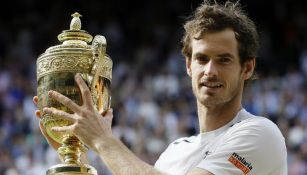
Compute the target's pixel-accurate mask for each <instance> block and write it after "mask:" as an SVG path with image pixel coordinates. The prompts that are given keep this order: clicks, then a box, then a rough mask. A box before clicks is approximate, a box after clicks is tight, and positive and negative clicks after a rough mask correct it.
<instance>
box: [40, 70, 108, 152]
mask: <svg viewBox="0 0 307 175" xmlns="http://www.w3.org/2000/svg"><path fill="white" fill-rule="evenodd" d="M75 80H76V82H77V84H78V86H79V88H80V91H81V97H82V101H83V104H82V105H81V106H79V105H77V104H76V103H75V102H73V101H72V100H71V99H69V98H67V97H66V96H64V95H62V94H60V93H58V92H56V91H49V92H48V95H49V96H50V97H51V98H53V99H55V100H57V101H58V102H60V103H62V104H63V105H65V106H66V107H68V108H69V109H70V110H72V111H73V112H74V113H73V114H69V113H67V112H64V111H61V110H58V109H55V108H44V109H43V110H44V112H45V113H48V114H51V115H56V116H59V117H62V118H64V119H67V120H69V121H71V122H72V124H71V125H69V126H63V127H53V128H52V130H53V131H56V132H71V133H73V134H74V135H75V136H77V137H78V138H79V139H80V141H81V142H82V143H84V144H85V145H87V146H89V147H90V148H91V149H93V150H94V151H96V152H98V148H99V146H100V145H101V144H102V143H105V142H104V141H105V140H107V138H111V137H113V134H112V129H111V124H112V119H113V110H112V109H109V110H108V111H107V113H106V114H105V115H102V114H101V113H102V111H101V112H98V111H97V109H96V108H95V106H94V104H93V100H92V97H91V92H90V90H89V88H88V86H87V85H86V84H85V82H84V81H83V79H82V78H81V76H80V75H79V74H77V75H76V77H75Z"/></svg>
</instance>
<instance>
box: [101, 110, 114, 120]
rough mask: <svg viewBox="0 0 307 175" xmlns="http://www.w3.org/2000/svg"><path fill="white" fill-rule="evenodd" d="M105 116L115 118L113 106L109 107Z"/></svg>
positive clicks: (110, 118)
mask: <svg viewBox="0 0 307 175" xmlns="http://www.w3.org/2000/svg"><path fill="white" fill-rule="evenodd" d="M103 116H104V117H105V118H106V119H109V120H112V119H113V108H110V109H108V110H107V111H106V113H105V114H104V115H103Z"/></svg>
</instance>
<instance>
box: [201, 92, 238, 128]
mask: <svg viewBox="0 0 307 175" xmlns="http://www.w3.org/2000/svg"><path fill="white" fill-rule="evenodd" d="M197 106H198V119H199V126H200V133H204V132H209V131H213V130H216V129H218V128H220V127H222V126H224V125H225V124H227V123H228V122H230V121H231V120H232V119H234V118H235V117H236V115H237V113H238V112H239V111H240V110H241V109H242V105H241V96H238V97H235V98H234V99H233V100H231V101H230V102H228V103H225V104H221V105H216V106H212V107H207V106H204V105H203V104H201V103H199V101H197Z"/></svg>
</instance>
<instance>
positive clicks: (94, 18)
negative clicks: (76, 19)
mask: <svg viewBox="0 0 307 175" xmlns="http://www.w3.org/2000/svg"><path fill="white" fill-rule="evenodd" d="M218 2H223V1H218ZM240 2H241V4H242V5H243V7H244V9H245V10H246V11H247V12H248V14H249V16H250V17H251V18H252V19H253V20H254V21H255V22H256V25H257V26H258V29H259V32H260V35H261V46H262V47H261V50H260V53H259V57H258V58H257V59H258V63H257V73H258V79H257V80H255V81H253V82H252V83H251V84H249V85H248V86H247V87H246V88H245V92H244V97H243V98H244V100H243V106H244V107H245V108H246V109H247V110H248V111H250V112H251V113H253V114H256V115H261V116H265V117H267V118H269V119H271V120H272V121H273V122H275V123H276V124H277V125H278V127H279V128H280V129H281V131H282V133H283V135H284V137H285V139H286V143H287V148H288V166H289V167H288V168H289V175H306V174H307V35H306V31H307V20H306V17H307V11H306V10H304V7H306V6H307V3H306V2H304V1H303V0H301V1H299V0H298V1H289V0H272V1H270V2H266V1H264V0H249V1H247V0H246V1H244V0H241V1H240ZM10 3H13V4H14V8H15V10H14V11H15V13H8V12H6V11H5V10H1V11H0V23H1V25H0V175H42V174H45V171H46V170H47V169H48V168H49V167H51V166H52V165H55V164H57V163H59V160H58V156H57V154H56V152H55V150H53V149H52V148H51V147H50V146H49V145H48V143H47V142H46V140H45V139H44V138H43V136H42V134H41V132H40V130H39V127H38V122H39V120H38V119H37V118H36V117H35V115H34V113H35V110H36V106H35V105H34V104H33V103H32V98H33V96H34V95H35V94H36V88H37V82H36V59H37V57H38V56H39V54H41V53H43V52H44V51H45V50H46V49H47V48H48V47H50V46H52V45H56V44H60V43H59V41H57V39H56V38H57V35H58V34H59V33H60V32H61V31H62V30H66V29H68V27H69V23H70V20H71V17H70V14H72V13H73V12H75V11H78V12H79V13H81V14H82V15H83V17H82V18H81V21H82V24H83V26H82V28H83V29H84V30H87V31H88V32H89V33H91V34H93V35H96V34H102V35H104V36H105V37H106V38H107V42H108V46H107V52H108V54H109V55H110V56H111V58H112V59H113V62H114V67H113V81H112V107H113V109H114V121H113V133H114V134H115V135H116V136H117V137H118V138H120V139H121V140H122V141H123V142H124V143H125V144H126V145H127V146H128V147H129V148H130V149H131V150H132V151H133V152H134V153H135V154H136V155H137V156H139V157H140V158H141V159H142V160H144V161H146V162H148V163H150V164H154V162H155V161H156V160H157V158H158V156H159V154H160V153H161V152H162V151H163V150H164V149H165V148H166V147H167V145H168V144H169V143H170V142H172V141H174V140H175V139H176V138H178V137H182V136H189V135H195V134H198V132H199V130H198V119H197V113H196V104H195V98H194V96H193V94H192V89H191V82H190V78H189V77H188V76H187V75H186V71H185V60H184V58H183V56H182V55H181V51H180V49H181V44H180V40H181V36H182V32H183V29H182V24H183V22H184V21H185V19H186V17H187V16H188V15H189V14H190V13H191V12H192V11H193V10H194V9H195V8H196V7H197V6H198V5H199V3H201V1H200V0H199V1H196V0H192V1H187V0H186V1H176V0H169V1H135V2H133V3H132V2H131V1H127V2H125V1H124V2H121V1H119V0H113V1H108V2H103V1H69V0H67V1H59V0H54V1H52V2H50V3H49V2H48V1H46V2H40V1H38V0H28V1H17V0H12V1H10ZM88 157H89V160H90V164H91V165H93V166H94V167H96V169H97V170H98V172H99V174H104V175H107V174H110V172H109V171H108V170H107V169H106V167H105V166H104V165H103V163H102V162H101V160H100V159H99V158H98V157H97V156H96V155H95V154H94V153H93V152H91V151H89V152H88Z"/></svg>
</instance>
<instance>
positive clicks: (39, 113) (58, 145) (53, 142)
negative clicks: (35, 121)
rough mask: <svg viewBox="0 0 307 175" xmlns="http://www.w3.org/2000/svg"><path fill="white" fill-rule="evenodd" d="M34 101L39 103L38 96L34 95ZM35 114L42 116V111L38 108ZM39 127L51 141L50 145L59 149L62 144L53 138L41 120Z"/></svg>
mask: <svg viewBox="0 0 307 175" xmlns="http://www.w3.org/2000/svg"><path fill="white" fill-rule="evenodd" d="M33 103H34V104H35V105H36V106H37V103H38V97H37V96H34V97H33ZM35 115H36V117H37V118H39V119H40V118H41V111H40V110H36V111H35ZM39 128H40V130H41V132H42V134H43V135H44V137H45V138H46V140H47V142H48V143H49V145H51V146H52V147H53V148H54V149H55V150H57V149H58V148H59V147H60V146H61V144H59V143H58V142H56V141H55V140H53V139H52V138H51V137H50V136H49V135H48V134H47V132H46V130H45V128H44V126H43V124H42V123H41V122H39Z"/></svg>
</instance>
